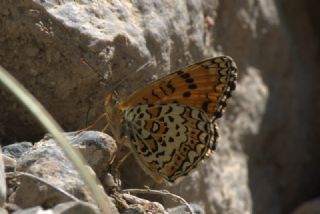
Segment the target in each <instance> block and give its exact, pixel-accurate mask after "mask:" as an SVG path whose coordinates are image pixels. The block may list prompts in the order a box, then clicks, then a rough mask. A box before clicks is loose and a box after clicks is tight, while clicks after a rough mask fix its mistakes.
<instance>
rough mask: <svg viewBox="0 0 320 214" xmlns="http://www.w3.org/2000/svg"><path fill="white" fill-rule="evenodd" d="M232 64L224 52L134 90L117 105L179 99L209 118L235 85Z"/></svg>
mask: <svg viewBox="0 0 320 214" xmlns="http://www.w3.org/2000/svg"><path fill="white" fill-rule="evenodd" d="M236 77H237V74H236V65H235V63H234V61H233V60H232V59H231V58H230V57H228V56H220V57H216V58H210V59H207V60H204V61H202V62H198V63H195V64H193V65H190V66H187V67H184V68H182V69H180V70H178V71H176V72H174V73H172V74H170V75H167V76H165V77H163V78H161V79H159V80H157V81H155V82H152V83H151V84H149V85H147V86H145V87H143V88H142V89H140V90H137V91H136V92H134V93H133V94H132V95H131V96H129V97H128V98H127V99H126V100H124V101H122V102H120V103H119V107H120V108H121V109H126V108H128V107H130V106H138V105H144V104H150V103H152V104H168V103H179V104H182V105H186V106H191V107H194V108H197V109H201V110H203V111H204V112H205V113H206V114H207V115H208V116H209V117H210V118H212V120H215V119H216V118H219V117H221V115H222V110H223V108H224V107H225V105H226V100H227V99H228V98H229V97H230V95H231V91H232V90H234V89H235V82H236Z"/></svg>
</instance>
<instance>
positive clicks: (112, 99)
mask: <svg viewBox="0 0 320 214" xmlns="http://www.w3.org/2000/svg"><path fill="white" fill-rule="evenodd" d="M118 102H119V101H118V99H117V97H116V96H115V95H114V94H113V93H111V94H108V95H107V97H106V99H105V101H104V105H105V106H111V107H113V106H115V105H116V104H118Z"/></svg>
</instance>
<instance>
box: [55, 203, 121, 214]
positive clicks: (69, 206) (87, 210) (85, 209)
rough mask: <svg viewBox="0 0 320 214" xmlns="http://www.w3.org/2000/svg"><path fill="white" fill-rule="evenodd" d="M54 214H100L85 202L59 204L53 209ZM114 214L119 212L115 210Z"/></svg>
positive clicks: (94, 207) (95, 208)
mask: <svg viewBox="0 0 320 214" xmlns="http://www.w3.org/2000/svg"><path fill="white" fill-rule="evenodd" d="M52 211H53V214H99V213H100V212H99V209H98V208H97V207H96V206H94V205H92V204H90V203H85V202H66V203H62V204H58V205H57V206H55V207H54V208H53V209H52ZM112 213H115V214H117V213H118V211H117V210H113V212H112Z"/></svg>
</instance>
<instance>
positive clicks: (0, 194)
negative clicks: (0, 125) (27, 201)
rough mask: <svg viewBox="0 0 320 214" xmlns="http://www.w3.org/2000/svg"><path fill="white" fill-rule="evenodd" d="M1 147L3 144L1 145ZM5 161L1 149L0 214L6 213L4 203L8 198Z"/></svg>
mask: <svg viewBox="0 0 320 214" xmlns="http://www.w3.org/2000/svg"><path fill="white" fill-rule="evenodd" d="M0 149H1V146H0ZM4 168H5V166H4V162H3V159H2V153H1V150H0V214H5V213H6V211H5V209H4V204H5V202H6V198H7V185H6V175H5V171H4Z"/></svg>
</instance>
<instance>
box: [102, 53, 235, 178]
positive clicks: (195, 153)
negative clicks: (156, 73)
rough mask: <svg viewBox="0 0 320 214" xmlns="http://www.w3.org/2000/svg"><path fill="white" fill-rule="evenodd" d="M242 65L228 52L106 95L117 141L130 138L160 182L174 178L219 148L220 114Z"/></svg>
mask: <svg viewBox="0 0 320 214" xmlns="http://www.w3.org/2000/svg"><path fill="white" fill-rule="evenodd" d="M236 71H237V68H236V65H235V63H234V61H233V60H232V59H231V58H230V57H228V56H220V57H216V58H210V59H206V60H204V61H201V62H198V63H195V64H193V65H189V66H187V67H184V68H182V69H180V70H178V71H176V72H174V73H171V74H169V75H167V76H165V77H163V78H161V79H159V80H157V81H154V82H152V83H150V84H148V85H146V86H145V87H143V88H140V89H139V90H137V91H136V92H134V93H133V94H132V95H131V96H129V97H128V98H127V99H124V100H122V101H117V100H116V99H115V98H114V96H113V95H109V96H108V97H107V98H106V102H105V108H106V114H107V117H108V119H109V120H110V121H109V123H110V124H111V125H112V127H111V131H112V134H113V135H114V137H115V139H116V140H121V139H123V137H124V136H127V137H128V138H129V141H130V142H129V143H128V145H129V147H130V148H131V151H132V152H133V154H134V156H135V158H136V159H137V160H138V162H139V164H140V165H141V167H142V168H143V169H144V170H145V171H146V172H147V173H148V174H149V175H150V176H151V177H153V178H154V179H155V180H156V181H158V182H161V181H162V180H163V179H165V180H167V181H169V182H174V181H175V180H176V179H177V178H179V177H181V176H185V175H187V174H188V173H189V172H190V171H191V170H192V169H194V168H195V167H196V166H197V164H198V163H199V162H200V161H201V160H202V159H204V158H205V157H207V156H208V155H209V154H210V153H211V151H212V150H215V146H216V141H217V138H218V132H217V127H216V124H215V121H216V119H218V118H219V117H221V116H222V113H223V109H224V108H225V106H226V101H227V99H228V98H229V97H230V96H231V92H232V91H233V90H234V89H235V87H236V78H237V73H236Z"/></svg>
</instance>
